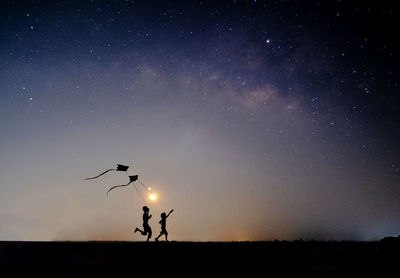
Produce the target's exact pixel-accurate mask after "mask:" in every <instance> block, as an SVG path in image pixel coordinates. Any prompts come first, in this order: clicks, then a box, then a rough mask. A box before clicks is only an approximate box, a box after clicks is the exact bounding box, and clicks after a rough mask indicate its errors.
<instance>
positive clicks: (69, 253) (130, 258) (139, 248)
mask: <svg viewBox="0 0 400 278" xmlns="http://www.w3.org/2000/svg"><path fill="white" fill-rule="evenodd" d="M399 247H400V243H399V240H398V239H397V238H391V239H386V240H382V241H380V242H316V241H310V242H303V241H295V242H285V241H274V242H226V243H225V242H150V243H146V242H12V241H8V242H7V241H3V242H0V269H1V271H2V273H7V272H12V273H13V274H18V273H20V272H26V271H28V272H27V273H29V274H30V275H33V274H51V275H52V276H54V277H56V276H63V275H68V276H71V275H73V277H76V276H84V275H85V276H87V275H90V276H92V275H97V274H109V275H113V274H122V275H124V276H137V275H138V274H144V273H148V274H149V275H151V276H154V275H162V274H165V275H174V274H180V275H185V276H186V277H192V276H193V275H202V276H205V275H207V276H212V277H213V276H216V275H223V276H224V277H227V275H228V274H237V275H245V277H251V276H250V275H253V274H254V275H257V276H260V275H261V276H262V277H266V276H270V275H271V274H279V275H284V274H292V275H299V274H307V275H308V276H309V277H310V276H311V277H313V276H321V277H322V276H323V277H338V275H342V276H343V275H345V276H347V275H352V276H353V275H357V276H359V275H362V274H364V275H371V274H372V275H374V274H375V275H382V274H384V273H389V272H390V271H391V270H396V268H395V267H396V264H397V263H398V260H397V258H398V256H399V251H400V248H399ZM395 273H396V272H395ZM4 277H5V276H4Z"/></svg>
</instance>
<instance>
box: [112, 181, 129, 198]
mask: <svg viewBox="0 0 400 278" xmlns="http://www.w3.org/2000/svg"><path fill="white" fill-rule="evenodd" d="M129 184H130V182H129V183H127V184H121V185H116V186H113V187H111V188H110V189H108V191H107V196H108V192H110V191H111V190H113V189H114V188H117V187H121V186H128V185H129Z"/></svg>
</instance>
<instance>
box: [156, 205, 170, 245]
mask: <svg viewBox="0 0 400 278" xmlns="http://www.w3.org/2000/svg"><path fill="white" fill-rule="evenodd" d="M173 211H174V210H173V209H171V210H170V212H169V213H168V214H165V212H163V213H161V220H160V222H158V223H160V224H161V232H160V234H159V235H158V237H156V238H155V240H156V241H158V239H159V237H160V236H162V235H165V241H168V232H167V229H166V225H167V217H168V216H169V215H170V214H171V213H172V212H173Z"/></svg>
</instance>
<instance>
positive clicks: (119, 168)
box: [85, 164, 129, 180]
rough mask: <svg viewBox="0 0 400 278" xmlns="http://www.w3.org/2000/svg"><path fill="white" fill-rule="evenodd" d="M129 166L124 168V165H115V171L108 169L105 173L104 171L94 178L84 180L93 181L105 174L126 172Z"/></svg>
mask: <svg viewBox="0 0 400 278" xmlns="http://www.w3.org/2000/svg"><path fill="white" fill-rule="evenodd" d="M128 168H129V166H125V165H121V164H117V169H109V170H107V171H104V172H103V173H101V174H99V175H97V176H95V177H91V178H86V179H85V180H93V179H97V178H98V177H100V176H102V175H104V174H105V173H108V172H110V171H122V172H126V171H127V170H128Z"/></svg>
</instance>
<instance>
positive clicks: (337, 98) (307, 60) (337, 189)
mask: <svg viewBox="0 0 400 278" xmlns="http://www.w3.org/2000/svg"><path fill="white" fill-rule="evenodd" d="M356 2H358V3H356ZM374 2H375V3H374V4H371V3H368V2H367V1H260V0H258V1H2V2H1V4H0V165H1V167H0V188H1V194H0V239H1V240H144V238H142V237H140V236H139V235H137V234H134V233H133V230H134V228H135V227H136V226H138V227H140V226H141V213H142V210H141V207H142V206H143V204H144V203H145V204H147V205H148V206H149V207H150V210H151V211H150V213H151V214H153V218H152V219H151V221H150V225H151V226H152V228H153V233H154V235H157V234H158V232H159V231H160V226H159V224H158V221H159V220H160V213H161V212H163V211H167V210H169V209H171V208H174V209H175V212H174V213H173V214H172V215H171V216H170V217H169V218H168V221H167V223H168V224H167V229H168V231H169V239H170V240H194V241H203V240H211V241H214V240H274V239H280V240H293V239H299V238H303V239H313V238H314V239H323V240H328V239H332V240H342V239H343V240H374V239H379V238H382V237H384V236H390V235H398V234H400V157H399V155H400V148H399V138H400V125H399V121H400V94H399V88H400V75H399V73H400V72H399V64H400V59H399V49H400V48H399V42H398V41H397V40H396V39H397V37H398V29H397V28H398V27H396V26H400V13H399V10H400V9H399V7H398V4H395V3H391V2H389V1H387V2H386V1H374ZM116 163H122V164H126V165H131V168H130V169H129V174H132V175H133V174H139V178H140V180H141V181H143V182H144V183H146V184H147V185H148V186H150V187H151V188H152V189H153V190H154V192H156V193H157V194H158V195H159V197H160V198H161V199H162V201H160V200H158V201H156V202H151V201H150V200H149V199H148V198H147V195H146V193H145V192H143V191H142V194H143V198H145V202H143V201H142V200H141V199H140V196H138V193H137V192H136V191H135V189H134V187H132V186H131V187H126V188H118V189H115V190H113V191H112V192H110V194H109V196H108V197H107V196H106V191H107V189H108V188H110V187H111V186H112V185H116V184H123V183H126V180H127V176H126V175H125V174H124V173H120V172H114V173H109V174H107V175H105V176H103V177H102V178H99V179H97V180H92V181H85V180H84V178H86V177H88V176H93V175H95V174H97V173H99V172H101V171H104V170H107V169H109V168H113V167H115V165H116Z"/></svg>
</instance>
